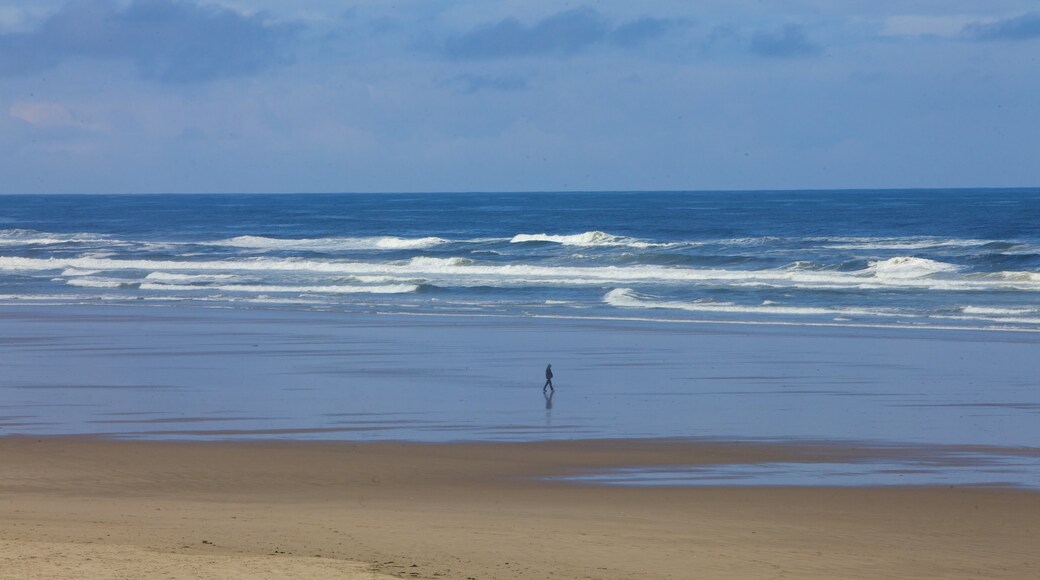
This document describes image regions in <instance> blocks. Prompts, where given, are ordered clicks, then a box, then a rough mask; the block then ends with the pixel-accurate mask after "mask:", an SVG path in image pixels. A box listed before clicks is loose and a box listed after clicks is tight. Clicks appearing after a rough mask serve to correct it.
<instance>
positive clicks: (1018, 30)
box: [962, 12, 1040, 40]
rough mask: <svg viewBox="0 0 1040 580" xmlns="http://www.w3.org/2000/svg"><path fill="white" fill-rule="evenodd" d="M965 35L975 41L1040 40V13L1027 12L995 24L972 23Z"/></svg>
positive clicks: (966, 26)
mask: <svg viewBox="0 0 1040 580" xmlns="http://www.w3.org/2000/svg"><path fill="white" fill-rule="evenodd" d="M962 32H963V35H964V36H965V37H967V38H970V39H973V40H1030V39H1034V38H1040V13H1038V12H1027V13H1025V14H1023V15H1021V16H1016V17H1015V18H1007V19H1005V20H997V21H995V22H972V23H971V24H967V25H965V26H964V29H963V31H962Z"/></svg>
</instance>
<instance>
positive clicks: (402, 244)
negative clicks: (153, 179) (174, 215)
mask: <svg viewBox="0 0 1040 580" xmlns="http://www.w3.org/2000/svg"><path fill="white" fill-rule="evenodd" d="M447 243H450V242H449V240H445V239H443V238H438V237H424V238H398V237H394V236H375V237H360V238H350V237H342V238H314V239H283V238H268V237H263V236H238V237H235V238H230V239H227V240H221V241H217V242H209V245H215V246H230V247H233V248H246V249H254V250H268V251H275V250H311V251H319V252H325V251H337V250H419V249H424V248H432V247H434V246H439V245H441V244H447Z"/></svg>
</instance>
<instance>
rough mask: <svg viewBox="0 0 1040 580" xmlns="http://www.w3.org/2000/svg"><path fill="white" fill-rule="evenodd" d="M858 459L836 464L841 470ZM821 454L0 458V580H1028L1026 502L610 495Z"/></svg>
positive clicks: (229, 453) (30, 453)
mask: <svg viewBox="0 0 1040 580" xmlns="http://www.w3.org/2000/svg"><path fill="white" fill-rule="evenodd" d="M852 452H853V453H854V452H855V451H854V450H853V451H852ZM841 453H843V451H842V450H841V449H840V448H837V447H834V446H816V447H813V446H792V445H750V444H747V445H744V444H722V443H720V444H711V443H689V442H681V441H609V440H608V441H578V442H536V443H496V444H484V443H460V444H415V443H391V442H382V443H380V442H367V443H347V442H303V443H300V442H291V443H290V442H284V443H282V442H271V443H231V442H206V443H183V442H182V443H174V442H131V441H105V440H96V439H84V438H27V437H8V438H2V439H0V456H2V457H3V469H2V471H0V546H2V548H3V549H2V551H0V553H2V556H0V577H2V578H33V577H38V578H44V577H47V578H82V577H94V578H125V577H145V576H146V577H170V578H189V577H191V578H196V577H204V578H233V577H258V576H259V577H286V578H288V577H293V578H301V577H312V578H327V577H343V578H381V577H386V576H390V577H405V578H407V577H418V578H461V579H467V578H549V577H557V578H637V577H644V578H695V577H706V578H777V577H796V578H839V577H840V578H879V577H889V578H896V577H902V578H907V577H914V578H968V577H987V578H1035V577H1036V576H1037V574H1038V573H1040V559H1038V557H1037V553H1036V543H1035V538H1036V533H1037V531H1038V529H1037V522H1038V521H1040V495H1038V494H1036V493H1033V492H1027V491H1015V490H1006V489H982V488H952V487H950V488H938V487H927V488H920V487H918V488H909V487H907V488H823V487H773V488H770V487H749V488H737V487H717V488H713V487H698V488H693V487H686V488H680V487H653V488H649V487H609V486H589V485H577V484H573V483H561V482H558V481H550V480H546V479H544V478H545V477H550V476H558V475H561V474H567V473H573V472H574V471H576V470H588V469H594V468H600V467H612V466H619V465H629V466H631V465H668V464H704V463H720V462H751V461H784V460H799V461H813V460H823V459H824V458H826V457H833V456H834V455H835V454H841Z"/></svg>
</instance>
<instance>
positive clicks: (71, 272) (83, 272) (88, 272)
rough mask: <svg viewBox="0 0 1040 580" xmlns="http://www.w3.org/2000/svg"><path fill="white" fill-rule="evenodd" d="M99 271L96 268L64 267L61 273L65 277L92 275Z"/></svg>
mask: <svg viewBox="0 0 1040 580" xmlns="http://www.w3.org/2000/svg"><path fill="white" fill-rule="evenodd" d="M99 273H100V272H98V271H97V270H77V269H75V268H66V269H65V271H64V272H62V273H61V275H62V276H65V277H73V276H93V275H95V274H99Z"/></svg>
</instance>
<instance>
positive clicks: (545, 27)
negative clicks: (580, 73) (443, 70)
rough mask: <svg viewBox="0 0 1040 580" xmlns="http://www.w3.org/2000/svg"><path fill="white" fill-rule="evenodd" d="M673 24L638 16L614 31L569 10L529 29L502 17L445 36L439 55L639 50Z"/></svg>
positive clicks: (603, 21)
mask: <svg viewBox="0 0 1040 580" xmlns="http://www.w3.org/2000/svg"><path fill="white" fill-rule="evenodd" d="M673 23H674V21H671V20H665V19H658V18H641V19H638V20H633V21H630V22H626V23H623V24H621V25H620V26H617V27H614V26H613V25H612V24H611V23H610V22H609V21H608V20H607V18H606V17H604V16H603V15H602V14H600V13H599V12H598V11H596V10H594V9H592V8H588V7H582V8H574V9H572V10H566V11H564V12H559V13H557V14H554V15H552V16H548V17H546V18H544V19H542V20H540V21H538V22H536V23H534V24H532V25H524V24H523V23H521V22H520V21H519V20H517V19H516V18H506V19H503V20H500V21H499V22H497V23H495V24H486V25H483V26H479V27H477V28H475V29H473V30H471V31H469V32H467V33H464V34H460V35H455V36H452V37H450V38H448V40H447V42H446V43H445V45H444V52H445V54H446V55H447V56H449V57H451V58H455V59H491V58H508V57H522V56H539V55H550V56H570V55H572V54H575V53H577V52H579V51H581V50H583V49H585V48H587V47H589V46H592V45H595V44H602V43H610V44H614V45H616V46H621V47H634V46H638V45H641V44H644V43H646V42H648V41H650V40H653V39H656V38H659V37H660V36H662V35H664V34H665V33H666V32H667V31H668V30H669V28H670V27H671V25H672V24H673Z"/></svg>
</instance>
